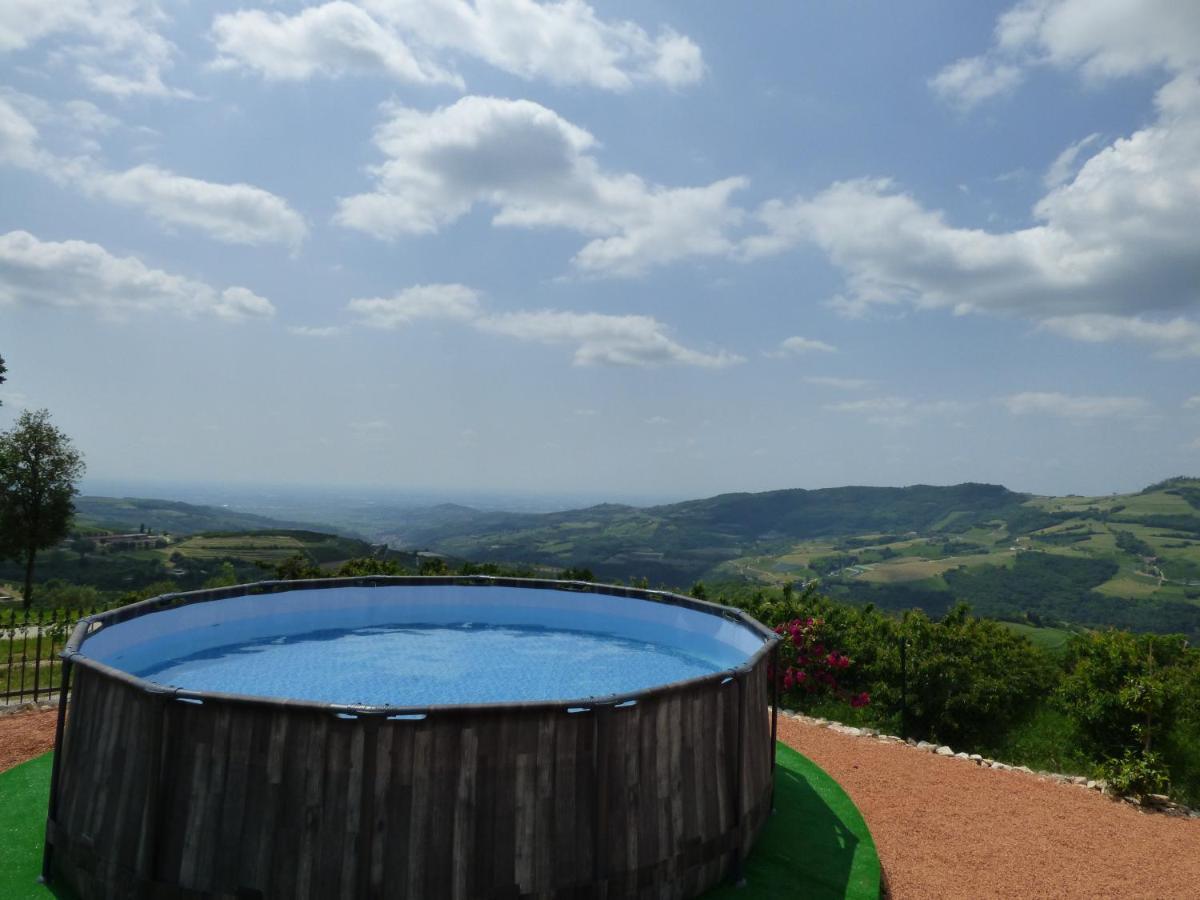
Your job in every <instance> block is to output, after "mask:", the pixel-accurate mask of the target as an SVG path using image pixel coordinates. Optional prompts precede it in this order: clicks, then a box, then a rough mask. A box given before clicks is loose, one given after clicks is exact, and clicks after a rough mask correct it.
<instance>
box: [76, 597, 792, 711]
mask: <svg viewBox="0 0 1200 900" xmlns="http://www.w3.org/2000/svg"><path fill="white" fill-rule="evenodd" d="M413 586H433V587H436V586H446V587H511V588H528V589H533V590H558V591H563V592H566V593H589V594H602V595H607V596H616V597H625V598H629V599H634V600H643V601H647V602H652V603H662V604H664V605H668V606H679V607H683V608H686V609H690V610H692V611H693V612H698V613H701V614H705V615H711V616H715V617H718V618H722V619H725V620H726V621H731V622H734V623H735V624H738V625H741V626H742V627H743V628H746V629H748V630H749V631H751V632H752V633H754V634H756V635H758V636H759V637H761V638H762V645H761V646H760V647H758V649H757V650H755V651H754V652H753V653H751V654H750V655H749V656H747V657H746V659H745V660H744V661H743V662H742V663H741V664H740V665H737V666H731V667H728V668H725V669H720V670H718V671H716V672H711V673H708V674H705V675H699V676H696V677H693V678H684V679H680V680H678V681H671V682H665V683H663V684H656V685H652V686H650V687H646V688H642V689H640V690H636V691H627V692H623V693H616V694H605V695H598V696H589V697H571V698H556V699H547V700H516V701H514V700H500V701H493V702H488V703H447V704H424V705H383V706H378V705H371V704H358V703H330V702H325V701H319V700H299V699H291V698H287V697H271V696H266V695H262V694H235V693H227V692H223V691H198V690H192V689H188V688H179V687H171V686H169V685H164V684H160V683H159V682H156V681H152V680H150V679H148V678H142V677H141V676H138V675H134V674H133V673H131V672H127V671H125V670H124V669H120V668H117V667H115V666H111V665H109V664H107V663H104V662H101V661H100V660H98V659H95V658H93V657H90V656H88V655H87V654H86V653H85V652H83V650H82V649H81V648H82V647H83V645H84V644H85V643H86V642H87V640H88V638H89V637H91V636H92V635H93V634H95V633H96V632H97V631H99V630H100V629H102V628H107V627H109V626H112V625H119V624H121V623H123V622H128V621H130V620H131V619H137V618H141V617H142V616H146V615H152V614H154V613H156V612H163V611H166V610H170V609H178V608H180V607H184V606H191V605H194V604H197V603H211V602H216V601H220V600H229V599H233V598H237V597H248V596H256V595H262V594H280V593H289V592H292V591H304V590H314V589H329V588H346V587H359V588H375V587H413ZM780 640H781V638H780V636H779V635H778V634H776V633H775V632H774V631H772V630H771V629H770V628H768V627H767V626H765V625H763V624H762V623H761V622H759V621H758V620H757V619H755V618H754V617H753V616H751V615H749V614H748V613H746V612H745V611H744V610H741V609H737V608H736V607H732V606H725V605H722V604H720V603H713V602H711V601H708V600H700V599H698V598H696V597H689V596H685V595H683V594H676V593H674V592H671V591H661V590H651V589H649V588H635V587H626V586H624V585H612V584H602V583H596V582H589V581H565V580H559V579H545V578H510V577H505V576H493V575H368V576H359V577H351V578H311V579H296V580H270V581H258V582H252V583H248V584H239V585H232V586H229V587H221V588H204V589H200V590H195V591H179V592H170V593H166V594H160V595H158V596H156V597H150V598H148V599H146V600H140V601H138V602H136V603H131V604H127V605H125V606H120V607H117V608H116V609H111V610H107V611H105V612H102V613H97V614H94V615H91V616H86V617H85V618H83V619H81V620H80V621H79V622H78V623H76V625H75V627H74V629H72V631H71V636H70V638H69V639H68V640H67V643H66V645H65V646H64V647H63V649H62V651H61V652H60V654H59V656H60V657H61V658H62V659H63V660H64V662H65V663H68V664H70V665H72V666H83V667H85V668H88V669H92V670H94V671H96V672H98V673H101V674H103V675H105V676H107V677H109V678H114V679H116V680H118V681H120V682H123V683H125V684H127V685H129V686H131V687H134V688H137V689H138V690H141V691H144V692H146V693H148V694H155V695H162V696H163V697H164V698H165V699H175V700H178V701H181V702H185V703H194V704H203V703H205V702H206V701H209V700H211V701H213V702H217V703H232V704H236V705H248V706H268V707H286V708H288V709H307V710H313V711H321V712H331V713H333V714H335V715H337V716H339V717H340V718H348V719H357V718H377V717H378V718H386V719H401V718H425V717H426V716H431V715H436V716H439V717H440V716H447V715H456V714H463V715H469V714H477V713H501V712H507V711H511V710H524V711H542V710H545V711H550V710H561V709H563V708H564V707H565V708H566V709H567V712H570V713H575V712H579V713H582V712H590V711H593V710H595V709H597V708H599V707H610V706H625V705H631V704H633V703H636V702H637V701H639V700H643V699H647V698H649V697H659V696H667V695H670V694H673V693H677V692H681V691H686V690H688V689H690V688H693V687H699V686H701V685H705V684H709V683H713V684H723V683H725V682H727V681H729V680H731V679H734V678H738V677H742V676H745V675H746V674H748V673H749V672H750V671H752V670H753V669H754V667H755V666H756V665H758V663H759V662H760V661H761V660H762V658H763V657H764V656H766V655H768V654H771V653H773V652H774V651H775V648H776V647H777V645H778V644H779V641H780Z"/></svg>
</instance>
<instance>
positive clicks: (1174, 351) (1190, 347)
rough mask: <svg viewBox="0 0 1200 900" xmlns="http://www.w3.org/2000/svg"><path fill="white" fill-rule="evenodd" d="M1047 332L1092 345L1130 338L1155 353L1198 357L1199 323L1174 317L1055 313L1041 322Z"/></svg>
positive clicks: (1169, 356)
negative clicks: (1163, 318)
mask: <svg viewBox="0 0 1200 900" xmlns="http://www.w3.org/2000/svg"><path fill="white" fill-rule="evenodd" d="M1041 327H1042V328H1044V329H1046V330H1047V331H1053V332H1055V333H1057V334H1062V335H1065V336H1067V337H1069V338H1073V339H1075V340H1077V341H1086V342H1088V343H1092V344H1101V343H1107V342H1109V341H1116V340H1129V341H1135V342H1138V343H1142V344H1147V345H1149V346H1150V347H1152V348H1153V349H1154V350H1155V351H1156V354H1157V355H1158V356H1162V357H1167V358H1172V357H1182V356H1200V322H1196V321H1194V320H1192V319H1184V318H1181V317H1177V318H1174V319H1168V320H1165V321H1149V320H1147V319H1143V318H1141V317H1140V316H1113V315H1105V314H1103V313H1094V314H1082V315H1077V316H1055V317H1052V318H1049V319H1045V320H1044V321H1043V322H1041Z"/></svg>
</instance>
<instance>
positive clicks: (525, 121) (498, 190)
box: [336, 97, 746, 276]
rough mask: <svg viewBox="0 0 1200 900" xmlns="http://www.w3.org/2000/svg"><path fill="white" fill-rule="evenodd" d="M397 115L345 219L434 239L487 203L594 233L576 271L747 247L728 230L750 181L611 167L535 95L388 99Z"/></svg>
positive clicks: (510, 218)
mask: <svg viewBox="0 0 1200 900" xmlns="http://www.w3.org/2000/svg"><path fill="white" fill-rule="evenodd" d="M386 114H387V119H386V121H385V122H384V123H383V124H382V125H381V126H380V127H379V129H378V130H377V131H376V135H375V142H376V144H377V145H378V146H379V148H380V150H382V151H383V153H384V154H385V156H386V160H385V161H384V162H383V163H382V164H381V165H379V166H377V167H375V169H374V170H373V172H374V175H375V180H376V185H375V189H374V190H373V191H372V192H371V193H367V194H359V195H357V196H353V197H348V198H345V199H343V200H342V201H341V202H340V204H339V209H338V213H337V216H336V221H337V222H339V223H340V224H342V225H344V226H346V227H349V228H354V229H357V230H359V231H364V232H366V233H368V234H371V235H373V236H375V237H377V238H380V239H384V240H387V239H394V238H397V237H400V236H403V235H412V234H428V233H432V232H436V231H438V230H440V229H441V228H443V227H445V226H446V225H448V224H449V223H451V222H453V221H455V220H456V219H458V218H460V217H461V216H463V215H465V214H466V213H467V212H469V211H470V210H471V209H472V207H474V206H476V205H477V204H479V205H486V206H489V207H492V208H494V209H495V210H496V212H495V215H494V216H493V219H492V223H493V224H494V225H499V226H509V227H524V228H535V227H540V228H565V229H568V230H571V231H575V232H578V233H581V234H583V235H585V236H588V237H590V238H591V241H590V242H589V243H587V244H586V245H585V246H584V247H583V248H582V249H581V250H580V251H579V253H578V254H577V255H576V256H575V258H574V265H575V267H576V268H577V269H578V270H579V271H581V272H586V273H596V274H605V275H618V276H632V275H638V274H641V273H642V272H644V271H646V270H647V269H648V268H650V267H652V266H657V265H665V264H667V263H671V262H676V261H678V260H681V259H686V258H689V257H696V256H713V255H728V254H730V253H731V252H733V250H734V249H735V245H734V243H733V241H732V240H731V239H730V237H729V236H728V234H727V231H728V230H729V229H730V228H731V227H733V226H734V225H736V224H738V223H739V222H740V221H741V218H742V212H741V210H739V209H737V208H735V207H732V206H730V204H729V198H730V195H731V194H732V193H733V192H734V191H735V190H737V189H739V188H741V187H742V186H744V184H745V183H746V182H745V179H743V178H726V179H724V180H722V181H717V182H714V183H712V184H709V185H706V186H703V187H693V188H667V187H662V186H659V185H653V184H647V183H646V182H644V181H643V180H642V179H641V178H639V177H637V176H636V175H633V174H632V173H624V172H606V171H605V170H603V169H602V168H601V167H600V165H599V163H598V162H597V161H596V159H595V157H594V156H592V155H591V153H590V151H592V150H593V149H595V146H596V140H595V138H594V137H592V135H591V134H589V133H588V132H587V131H585V130H583V129H582V128H579V127H578V126H576V125H574V124H572V123H571V122H568V121H567V120H566V119H563V118H562V117H561V116H559V115H558V114H557V113H555V112H554V111H553V110H550V109H547V108H546V107H544V106H541V105H539V104H537V103H533V102H530V101H528V100H502V99H498V98H494V97H464V98H463V99H461V100H459V101H458V102H456V103H454V104H453V105H451V106H448V107H442V108H440V109H437V110H434V111H433V112H429V113H426V112H421V111H418V110H413V109H408V108H405V107H400V106H388V107H386Z"/></svg>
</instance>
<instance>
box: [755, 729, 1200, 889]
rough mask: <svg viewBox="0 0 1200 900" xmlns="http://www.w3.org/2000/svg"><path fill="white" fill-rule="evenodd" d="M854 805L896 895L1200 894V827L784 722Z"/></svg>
mask: <svg viewBox="0 0 1200 900" xmlns="http://www.w3.org/2000/svg"><path fill="white" fill-rule="evenodd" d="M779 737H780V738H781V739H782V740H784V741H786V742H787V743H788V744H789V745H791V746H792V747H794V748H796V749H797V750H799V751H800V752H801V753H803V754H804V755H805V756H807V757H809V758H810V759H811V760H813V762H815V763H817V765H819V766H821V768H823V769H824V770H825V771H826V772H828V773H829V774H830V775H831V776H833V778H834V779H835V780H836V781H837V782H838V783H839V784H840V785H841V786H842V788H843V789H844V790H845V791H846V793H847V794H849V795H850V797H851V799H852V800H854V802H855V804H856V805H857V806H858V808H859V810H860V811H861V812H862V814H863V818H865V819H866V820H867V825H868V827H870V829H871V834H872V836H873V837H874V838H875V844H876V846H877V848H878V850H879V859H880V861H881V863H882V864H883V871H884V875H885V877H886V879H887V883H888V886H889V888H890V889H891V896H893V897H895V898H898V900H912V898H924V897H931V898H932V897H936V898H943V897H955V898H976V897H989V898H990V897H1022V898H1026V897H1055V898H1065V897H1089V898H1091V897H1121V898H1126V897H1146V898H1151V897H1153V898H1169V897H1170V898H1174V897H1180V898H1183V897H1187V898H1193V900H1194V898H1197V897H1200V820H1197V819H1175V818H1169V817H1167V816H1163V815H1160V814H1153V813H1143V812H1141V811H1139V810H1137V809H1135V808H1134V807H1132V806H1130V805H1129V804H1126V803H1117V802H1114V801H1113V800H1110V799H1109V798H1107V797H1104V796H1102V795H1100V794H1099V793H1097V792H1096V791H1089V790H1086V789H1084V788H1079V787H1072V786H1069V785H1062V784H1055V783H1053V782H1049V781H1042V780H1039V779H1038V778H1035V777H1033V776H1031V775H1025V774H1022V773H1019V772H1003V771H994V770H992V769H982V768H979V767H978V766H975V765H974V764H972V763H970V762H966V761H964V760H959V759H953V758H946V757H940V756H935V755H934V754H932V753H925V752H922V751H918V750H914V749H912V748H911V747H908V746H907V745H904V744H886V743H881V742H879V741H875V740H872V739H870V738H865V737H853V736H850V735H844V734H838V733H836V732H833V731H829V730H828V729H825V728H820V727H817V726H813V725H805V724H803V723H800V722H797V721H795V720H793V719H786V718H784V717H782V716H781V717H780V719H779Z"/></svg>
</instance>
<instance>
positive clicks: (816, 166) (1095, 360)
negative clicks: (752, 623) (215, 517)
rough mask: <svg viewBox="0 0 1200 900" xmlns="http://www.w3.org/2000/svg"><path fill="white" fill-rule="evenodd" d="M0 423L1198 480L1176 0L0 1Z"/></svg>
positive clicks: (340, 480) (398, 452)
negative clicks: (0, 362)
mask: <svg viewBox="0 0 1200 900" xmlns="http://www.w3.org/2000/svg"><path fill="white" fill-rule="evenodd" d="M0 356H3V358H4V359H5V361H6V362H7V364H8V369H9V375H8V382H7V383H6V384H4V385H3V386H0V401H2V402H3V406H2V407H0V426H7V425H8V424H9V423H11V422H12V421H13V419H14V417H15V416H16V415H17V414H18V413H19V411H20V410H21V409H23V408H42V407H45V408H48V409H49V410H50V411H51V413H52V415H53V418H54V421H55V423H56V424H57V425H58V426H59V427H61V428H62V429H63V430H64V431H66V432H67V433H68V434H69V435H70V436H71V437H72V439H73V440H74V442H75V444H76V445H77V447H78V448H79V449H80V450H81V451H82V453H83V454H84V457H85V459H86V461H87V465H88V470H89V475H90V476H91V477H92V478H97V479H116V480H120V479H125V480H144V481H148V482H153V481H155V480H159V481H164V482H165V481H169V480H192V481H199V482H209V483H216V484H231V485H254V484H307V485H360V486H378V487H380V488H384V487H388V488H413V489H421V490H428V491H435V492H436V491H438V490H447V491H449V490H489V491H496V492H503V493H522V492H532V493H555V492H559V493H572V494H579V493H581V492H586V493H589V494H591V495H594V496H605V495H612V496H613V497H621V498H629V497H636V496H646V497H655V498H664V497H679V498H684V497H699V496H709V495H712V494H717V493H722V492H727V491H758V490H770V489H776V488H790V487H804V488H816V487H828V486H835V485H842V484H878V485H904V484H915V483H932V484H952V483H957V482H961V481H982V482H992V483H1001V484H1005V485H1007V486H1008V487H1010V488H1013V489H1015V490H1023V491H1033V492H1036V493H1043V494H1065V493H1084V494H1095V493H1105V492H1110V491H1126V490H1135V489H1138V488H1141V487H1143V486H1145V485H1147V484H1149V483H1151V482H1153V481H1157V480H1159V479H1161V478H1164V477H1167V476H1171V475H1178V474H1190V473H1200V4H1196V3H1181V2H1178V0H1141V2H1135V0H1021V2H1017V3H1015V4H1013V3H1012V2H1011V0H1009V2H1000V3H988V2H976V3H970V4H964V3H960V2H954V0H942V2H922V0H909V2H905V3H896V2H894V0H844V2H828V0H820V2H818V0H804V2H800V0H794V2H763V3H756V4H751V5H746V4H731V3H726V2H719V0H705V2H700V0H696V2H689V3H686V4H683V3H678V4H669V3H665V2H655V0H638V2H621V0H612V2H606V3H603V4H599V3H597V4H594V5H589V4H587V3H585V2H582V0H564V2H555V3H550V2H544V3H538V2H534V0H424V2H414V0H332V2H326V3H308V4H306V3H300V2H287V0H278V2H268V3H260V4H258V5H257V6H255V5H253V4H252V3H251V2H250V0H245V2H244V3H221V2H198V0H190V2H170V3H166V2H161V3H160V2H154V0H57V2H55V3H53V4H49V3H45V2H44V0H6V2H4V3H3V4H0Z"/></svg>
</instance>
